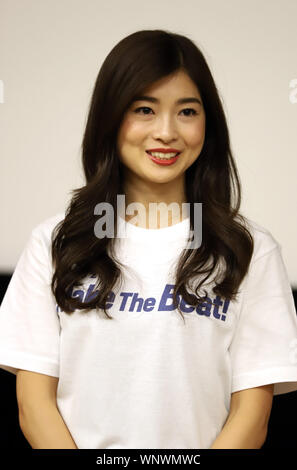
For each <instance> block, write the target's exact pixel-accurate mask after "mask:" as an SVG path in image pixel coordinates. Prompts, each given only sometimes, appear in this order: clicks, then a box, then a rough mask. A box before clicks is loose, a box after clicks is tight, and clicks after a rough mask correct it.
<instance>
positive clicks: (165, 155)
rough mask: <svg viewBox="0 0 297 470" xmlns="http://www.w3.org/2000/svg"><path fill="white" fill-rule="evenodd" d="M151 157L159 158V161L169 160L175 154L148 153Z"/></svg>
mask: <svg viewBox="0 0 297 470" xmlns="http://www.w3.org/2000/svg"><path fill="white" fill-rule="evenodd" d="M148 153H149V154H150V155H152V156H153V157H157V158H160V160H169V158H172V157H175V156H176V155H177V154H178V153H179V152H177V153H163V152H148Z"/></svg>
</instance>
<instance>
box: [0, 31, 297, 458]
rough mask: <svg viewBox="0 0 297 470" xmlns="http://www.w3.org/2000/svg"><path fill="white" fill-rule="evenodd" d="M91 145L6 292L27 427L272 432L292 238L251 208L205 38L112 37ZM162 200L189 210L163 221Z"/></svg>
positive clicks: (92, 443)
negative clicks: (243, 207) (81, 180)
mask: <svg viewBox="0 0 297 470" xmlns="http://www.w3.org/2000/svg"><path fill="white" fill-rule="evenodd" d="M166 152H167V153H166ZM168 152H169V153H168ZM82 158H83V167H84V173H85V178H86V184H85V185H84V186H83V187H82V188H79V189H77V190H75V191H74V195H73V198H72V200H71V203H70V204H69V207H68V208H67V210H66V213H65V214H58V215H57V216H55V217H52V218H50V219H47V220H45V222H43V223H42V224H40V225H39V226H38V227H36V228H35V229H34V230H33V231H32V234H31V237H30V240H29V241H28V244H27V246H26V248H25V250H24V252H23V254H22V256H21V258H20V260H19V262H18V264H17V267H16V269H15V272H14V274H13V277H12V279H11V282H10V285H9V287H8V290H7V293H6V295H5V298H4V300H3V303H2V307H1V314H0V335H1V336H0V345H1V349H0V364H1V367H2V368H3V369H6V370H8V371H10V372H12V373H14V374H17V399H18V406H19V416H20V426H21V429H22V431H23V433H24V435H25V437H26V438H27V440H28V441H29V443H30V445H31V446H32V447H33V448H97V449H99V448H106V449H119V448H135V449H137V448H164V449H166V448H168V449H174V448H185V449H187V448H188V449H192V448H212V449H215V448H260V447H261V446H262V445H263V443H264V441H265V438H266V433H267V425H268V421H269V416H270V411H271V405H272V398H273V394H274V395H276V394H280V393H285V392H289V391H293V390H297V365H296V361H294V360H292V356H290V352H292V351H291V350H290V345H292V344H293V343H292V342H294V339H295V338H296V337H297V320H296V312H295V308H294V303H293V297H292V293H291V288H290V284H289V280H288V276H287V273H286V268H285V266H284V263H283V259H282V255H281V247H280V245H279V243H278V242H277V241H276V240H275V239H274V237H273V236H272V235H271V234H270V232H269V231H268V230H266V229H265V228H263V227H261V226H260V225H258V224H257V223H256V222H253V221H251V220H249V219H247V218H245V217H243V216H242V215H240V214H239V207H240V196H241V192H240V183H239V177H238V174H237V170H236V165H235V162H234V160H233V157H232V154H231V150H230V142H229V134H228V129H227V124H226V119H225V115H224V111H223V108H222V105H221V102H220V98H219V95H218V91H217V89H216V86H215V83H214V80H213V78H212V75H211V72H210V70H209V68H208V66H207V63H206V61H205V59H204V57H203V54H202V53H201V52H200V51H199V49H198V48H197V46H196V45H195V44H194V43H193V42H192V41H191V40H190V39H188V38H187V37H185V36H182V35H178V34H173V33H170V32H168V31H160V30H152V31H138V32H135V33H133V34H131V35H129V36H128V37H126V38H124V39H123V40H121V41H120V42H119V43H118V44H117V45H116V46H115V47H114V48H113V49H112V51H111V52H110V53H109V55H108V56H107V58H106V59H105V61H104V63H103V65H102V67H101V69H100V72H99V75H98V78H97V81H96V84H95V88H94V92H93V96H92V100H91V104H90V109H89V114H88V120H87V125H86V130H85V134H84V139H83V145H82ZM165 158H167V160H165ZM119 195H120V196H123V197H124V201H123V199H121V201H122V202H123V204H122V206H121V210H120V209H119V208H118V207H117V203H118V196H119ZM101 203H104V204H105V206H104V207H106V214H107V213H108V214H107V215H108V216H107V217H105V219H104V216H103V215H102V210H101V209H102V206H100V204H101ZM158 203H163V207H164V206H165V209H168V208H169V207H171V206H170V205H171V204H173V206H172V207H175V211H173V210H172V211H168V212H166V211H165V212H166V216H167V214H169V218H166V217H165V216H162V215H160V217H159V218H157V219H156V218H155V219H154V217H153V216H154V214H153V213H152V210H151V207H152V206H150V204H152V205H154V204H158ZM98 204H99V206H98ZM195 204H201V205H202V208H203V211H202V216H203V217H201V218H200V219H198V224H197V214H199V212H197V211H195V207H197V206H195ZM185 205H186V206H185ZM135 207H136V208H137V209H139V210H138V216H135V212H136V213H137V210H136V211H135V212H133V210H134V209H135ZM153 207H154V208H155V206H153ZM184 207H187V208H188V209H189V210H188V212H187V213H185V212H182V211H180V209H183V208H184ZM198 207H200V206H198ZM110 208H112V211H109V209H110ZM155 214H156V212H155ZM98 215H100V217H99V218H98ZM200 215H201V214H200ZM131 216H134V217H133V219H131ZM201 220H202V222H203V223H201ZM102 222H104V223H102ZM195 227H196V229H195ZM197 227H198V229H201V237H200V241H199V244H198V246H197V247H196V248H191V245H189V243H190V241H191V237H190V233H192V234H194V237H195V236H196V235H197V233H198V230H197ZM104 229H107V231H108V236H105V237H103V235H102V234H103V232H104Z"/></svg>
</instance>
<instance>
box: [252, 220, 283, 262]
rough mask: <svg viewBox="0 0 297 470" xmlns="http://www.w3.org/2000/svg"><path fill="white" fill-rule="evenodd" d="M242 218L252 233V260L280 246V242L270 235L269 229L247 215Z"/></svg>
mask: <svg viewBox="0 0 297 470" xmlns="http://www.w3.org/2000/svg"><path fill="white" fill-rule="evenodd" d="M243 219H244V225H245V227H246V228H247V229H248V231H249V232H250V234H251V235H252V237H253V241H254V251H253V255H252V261H256V260H258V259H259V258H261V257H262V256H264V255H266V254H268V253H269V252H270V251H272V250H274V249H275V248H281V245H280V243H279V242H278V240H277V239H276V238H275V237H274V235H272V233H271V232H270V230H268V229H267V228H266V227H264V226H263V225H261V224H259V223H258V222H256V221H254V220H252V219H249V218H247V217H244V218H243Z"/></svg>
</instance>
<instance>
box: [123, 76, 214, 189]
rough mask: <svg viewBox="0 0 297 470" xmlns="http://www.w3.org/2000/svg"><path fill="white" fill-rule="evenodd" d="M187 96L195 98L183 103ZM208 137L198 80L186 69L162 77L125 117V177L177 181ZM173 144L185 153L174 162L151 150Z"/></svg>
mask: <svg viewBox="0 0 297 470" xmlns="http://www.w3.org/2000/svg"><path fill="white" fill-rule="evenodd" d="M147 97H150V99H147ZM138 98H139V99H138ZM184 98H191V99H193V101H190V100H189V102H186V103H185V102H184V103H179V100H181V99H184ZM204 137H205V112H204V108H203V103H202V99H201V96H200V93H199V91H198V89H197V87H196V85H195V83H194V82H193V81H192V80H191V79H190V78H189V76H188V75H187V74H186V73H185V72H183V71H178V72H176V73H174V74H172V75H170V76H167V77H164V78H162V79H160V80H158V81H157V82H155V83H154V84H153V85H151V86H150V87H148V88H147V89H146V90H144V92H143V93H142V96H141V97H137V100H136V101H134V102H133V103H132V104H131V106H130V107H129V109H128V110H127V111H126V113H125V115H124V117H123V120H122V122H121V126H120V129H119V132H118V136H117V149H118V154H119V159H120V160H121V162H122V163H123V165H124V175H125V179H126V178H128V179H129V181H130V183H133V182H135V178H136V179H137V180H138V181H137V183H139V179H140V180H144V181H145V182H146V183H149V182H151V183H169V182H174V181H175V180H177V179H179V178H181V177H183V174H184V173H185V171H186V170H187V168H189V167H190V166H191V165H192V163H193V162H194V161H195V160H196V159H197V157H198V156H199V154H200V152H201V150H202V147H203V143H204ZM170 148H171V149H174V150H177V151H179V152H180V155H179V157H178V158H177V159H176V160H175V161H174V163H172V164H166V165H161V164H159V163H156V162H155V161H153V160H152V159H151V158H150V156H149V155H148V153H147V151H148V150H151V149H170ZM167 156H169V155H168V154H167ZM164 157H166V154H164ZM166 162H169V161H167V160H166Z"/></svg>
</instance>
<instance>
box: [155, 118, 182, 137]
mask: <svg viewBox="0 0 297 470" xmlns="http://www.w3.org/2000/svg"><path fill="white" fill-rule="evenodd" d="M152 137H153V138H154V139H155V140H163V141H164V142H171V141H172V140H175V139H177V137H178V132H177V128H176V124H175V122H174V119H172V118H171V116H169V115H163V116H160V117H159V119H156V120H155V123H154V129H153V132H152Z"/></svg>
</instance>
